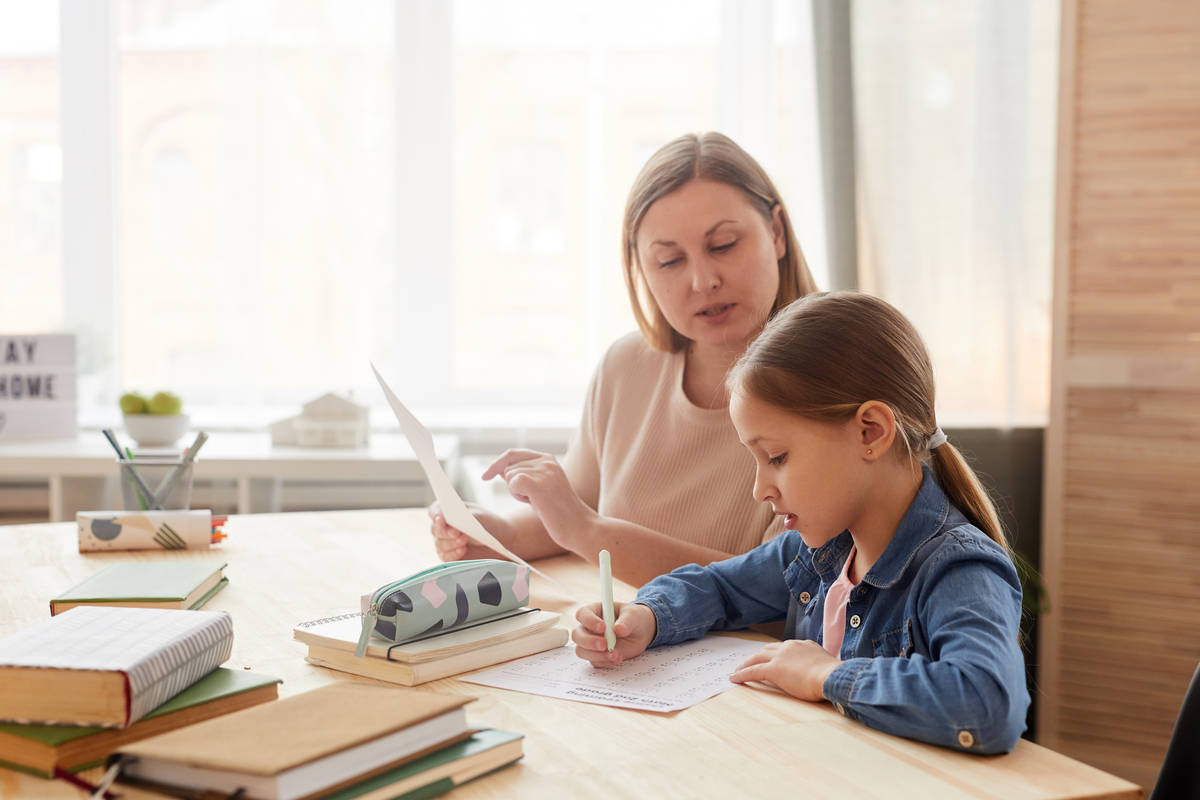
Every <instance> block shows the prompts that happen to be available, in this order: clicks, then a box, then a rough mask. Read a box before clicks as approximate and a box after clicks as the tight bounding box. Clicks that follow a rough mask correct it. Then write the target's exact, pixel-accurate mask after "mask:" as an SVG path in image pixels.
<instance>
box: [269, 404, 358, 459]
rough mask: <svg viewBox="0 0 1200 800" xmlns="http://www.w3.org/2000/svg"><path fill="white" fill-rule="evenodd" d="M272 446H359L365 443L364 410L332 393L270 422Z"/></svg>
mask: <svg viewBox="0 0 1200 800" xmlns="http://www.w3.org/2000/svg"><path fill="white" fill-rule="evenodd" d="M270 430H271V444H273V445H275V446H276V447H279V446H282V445H295V446H299V447H360V446H362V445H365V444H366V443H367V434H368V431H369V430H370V426H369V425H368V423H367V409H365V408H363V407H362V406H360V405H358V404H357V403H354V402H352V401H350V400H347V399H346V398H344V397H339V396H338V395H336V394H333V393H332V392H331V393H330V394H326V395H322V396H321V397H318V398H317V399H316V400H311V401H309V402H307V403H305V404H304V411H303V412H301V414H300V415H299V416H297V417H289V418H288V419H282V420H280V421H279V422H276V423H273V424H272V425H271V427H270Z"/></svg>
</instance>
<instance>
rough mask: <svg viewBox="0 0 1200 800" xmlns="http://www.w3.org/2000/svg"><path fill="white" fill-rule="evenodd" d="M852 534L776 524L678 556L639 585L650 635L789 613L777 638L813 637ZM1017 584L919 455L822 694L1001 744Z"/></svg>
mask: <svg viewBox="0 0 1200 800" xmlns="http://www.w3.org/2000/svg"><path fill="white" fill-rule="evenodd" d="M852 544H853V542H852V540H851V538H850V532H849V531H844V532H842V533H841V534H840V535H839V536H837V537H835V538H834V539H832V540H830V541H829V542H826V543H825V544H824V545H822V546H821V547H818V548H816V549H812V548H809V547H808V546H807V545H805V544H804V542H803V541H801V539H800V534H799V533H797V532H796V531H786V532H784V533H783V534H781V535H780V536H779V537H777V538H776V539H774V540H772V541H770V542H768V543H766V544H763V545H761V546H759V547H757V548H755V549H754V550H751V551H750V552H748V553H746V554H744V555H741V556H737V557H735V558H730V559H728V560H726V561H719V562H716V563H713V564H711V565H709V566H707V567H700V566H697V565H695V564H689V565H687V566H684V567H680V568H679V569H677V570H675V571H674V572H671V573H670V574H668V575H663V576H661V577H658V578H655V579H654V580H653V581H651V582H650V583H648V584H646V585H645V586H644V587H642V589H641V591H639V592H638V595H637V600H636V602H638V603H641V604H643V605H646V606H648V607H649V608H650V609H651V610H652V611H653V612H654V616H655V617H656V618H657V620H658V633H657V635H656V636H655V637H654V641H653V642H651V644H650V646H651V647H658V646H660V645H666V644H675V643H678V642H683V641H687V640H689V639H696V638H699V637H701V636H703V635H704V634H705V633H706V632H708V631H710V630H711V631H724V630H734V629H738V628H745V627H746V626H748V625H752V624H755V623H760V622H776V621H779V620H783V619H786V620H787V627H786V634H785V636H786V638H788V639H812V640H814V641H816V642H818V643H820V642H821V641H822V639H823V636H822V633H823V632H822V624H823V621H824V611H825V593H826V591H827V590H828V589H829V587H830V586H831V585H832V584H833V582H834V581H835V580H837V578H838V575H839V574H840V573H841V570H842V566H843V565H844V564H845V562H846V557H847V556H848V555H849V553H850V548H851V546H852ZM1020 618H1021V585H1020V581H1019V580H1018V578H1017V572H1016V569H1015V568H1014V567H1013V564H1012V561H1011V560H1010V559H1009V557H1008V555H1007V554H1006V553H1005V552H1004V550H1003V548H1001V547H1000V546H999V545H998V544H996V543H995V542H994V541H992V540H991V539H990V538H988V536H987V535H986V534H984V533H983V532H982V531H980V530H979V529H978V528H976V527H975V526H973V525H972V524H971V523H970V522H968V521H967V519H966V517H964V516H963V515H962V513H961V512H960V511H959V510H958V509H957V508H955V507H954V506H952V505H951V504H950V501H949V500H948V499H947V497H946V495H945V493H943V492H942V490H941V488H940V487H939V486H938V485H937V483H936V482H935V480H934V478H933V475H932V474H931V472H930V470H929V468H928V467H925V471H924V479H923V481H922V483H921V489H920V491H919V492H918V493H917V496H916V498H915V499H914V500H913V502H912V504H911V505H910V506H909V508H908V511H907V512H906V513H905V515H904V519H903V520H901V522H900V525H899V527H898V528H897V529H896V532H895V534H894V535H893V537H892V540H891V542H890V543H889V544H888V546H887V548H886V549H885V550H884V552H883V555H882V556H880V557H879V560H878V561H876V562H875V564H874V565H873V566H872V567H871V569H870V571H868V572H867V574H866V575H865V576H864V577H863V579H862V581H861V582H860V583H859V585H858V587H857V588H856V589H854V591H853V592H852V594H851V596H850V600H849V603H848V605H847V608H846V632H845V638H844V639H843V641H842V650H841V658H842V663H841V664H839V665H838V666H837V667H836V668H835V669H834V671H833V673H832V674H831V675H830V676H829V678H828V679H827V680H826V681H825V684H824V686H823V693H824V695H825V697H826V698H827V699H828V700H830V701H831V702H832V703H833V704H834V707H835V708H837V710H838V711H839V712H841V713H842V714H844V715H846V716H847V717H850V718H851V719H857V720H860V721H861V722H863V723H864V724H866V725H868V726H870V727H872V728H876V729H878V730H881V731H885V732H887V733H892V734H895V735H898V736H906V737H909V738H912V739H920V740H922V741H926V742H932V743H934V744H939V745H945V746H948V747H953V748H955V749H958V750H966V751H969V752H974V753H1003V752H1008V751H1009V750H1012V748H1013V747H1015V746H1016V743H1017V739H1018V738H1020V735H1021V732H1022V731H1023V730H1024V729H1025V711H1026V709H1027V708H1028V706H1029V693H1028V691H1027V690H1026V688H1025V662H1024V658H1023V657H1022V654H1021V649H1020V646H1019V644H1018V639H1017V637H1018V626H1019V624H1020Z"/></svg>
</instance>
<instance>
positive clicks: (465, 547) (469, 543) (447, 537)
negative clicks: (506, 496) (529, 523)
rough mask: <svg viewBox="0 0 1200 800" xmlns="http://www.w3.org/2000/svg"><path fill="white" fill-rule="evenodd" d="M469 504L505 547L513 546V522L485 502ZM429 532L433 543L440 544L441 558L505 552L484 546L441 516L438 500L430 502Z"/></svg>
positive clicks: (472, 510)
mask: <svg viewBox="0 0 1200 800" xmlns="http://www.w3.org/2000/svg"><path fill="white" fill-rule="evenodd" d="M467 508H468V509H470V511H471V514H472V515H474V517H475V519H477V520H479V523H480V524H481V525H483V527H484V530H486V531H487V532H488V533H490V534H491V535H492V536H495V537H496V538H497V539H499V540H500V541H501V542H502V543H503V544H504V546H505V547H511V542H512V541H513V539H514V538H515V531H514V529H513V524H512V523H511V522H509V521H508V520H507V519H505V518H504V517H502V516H500V515H499V514H496V513H494V512H492V511H488V510H487V509H486V508H484V507H483V506H477V505H475V504H474V503H467ZM429 519H430V524H429V532H430V533H432V534H433V545H434V547H436V548H437V554H438V558H440V559H441V560H442V561H464V560H467V559H475V558H499V559H503V558H504V556H502V555H500V554H499V553H497V552H496V551H495V550H493V549H491V548H490V547H484V546H483V545H481V544H478V543H477V542H475V540H474V539H472V538H471V537H469V536H467V535H466V534H465V533H463V532H462V531H460V530H459V529H458V528H453V527H451V526H450V524H449V523H447V522H446V518H445V517H443V516H442V506H441V505H440V504H439V503H438V502H437V501H436V500H435V501H434V502H433V503H432V504H431V505H430V506H429Z"/></svg>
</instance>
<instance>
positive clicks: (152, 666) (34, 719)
mask: <svg viewBox="0 0 1200 800" xmlns="http://www.w3.org/2000/svg"><path fill="white" fill-rule="evenodd" d="M232 647H233V623H232V621H231V620H230V617H229V615H228V614H226V613H224V612H209V611H189V612H179V611H167V610H161V609H140V608H108V607H101V606H88V607H79V608H73V609H71V610H68V611H65V612H63V613H61V614H59V615H57V616H54V617H51V618H50V619H47V620H45V621H44V622H40V623H38V624H37V625H34V626H32V627H30V628H26V629H25V630H23V631H20V632H19V633H16V634H13V635H12V636H8V637H6V638H4V639H0V723H4V724H0V762H3V763H4V765H5V766H13V767H16V768H18V769H24V770H26V771H29V772H34V773H36V774H39V775H44V776H47V775H51V774H53V773H54V772H55V771H56V768H57V769H60V770H71V769H80V768H83V767H85V766H88V765H91V764H93V763H95V762H97V761H100V760H102V759H103V758H104V757H105V756H106V755H108V753H109V752H111V751H112V749H114V748H115V747H118V746H120V745H122V744H125V743H127V742H131V741H135V740H137V739H141V738H145V737H148V736H152V735H155V734H158V733H162V732H163V731H167V730H171V729H174V728H178V727H181V726H183V725H188V724H191V723H193V722H197V721H200V720H203V719H208V718H211V717H213V716H216V715H219V714H224V713H227V712H230V711H233V710H235V709H240V708H244V707H246V706H249V705H254V704H257V703H262V702H266V701H268V700H272V699H274V698H275V697H276V696H277V694H278V690H277V689H276V687H275V684H276V683H278V681H277V680H276V679H275V678H269V677H266V676H260V675H249V674H245V673H240V672H234V671H230V670H218V669H217V668H218V666H219V665H220V664H221V663H223V662H224V661H226V660H227V659H228V658H229V655H230V652H231V650H232Z"/></svg>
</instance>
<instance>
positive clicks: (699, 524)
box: [562, 333, 783, 553]
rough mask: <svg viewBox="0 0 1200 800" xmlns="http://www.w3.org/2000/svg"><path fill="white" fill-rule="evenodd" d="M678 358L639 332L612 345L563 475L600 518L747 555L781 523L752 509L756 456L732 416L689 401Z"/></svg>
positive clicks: (765, 506)
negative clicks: (740, 437)
mask: <svg viewBox="0 0 1200 800" xmlns="http://www.w3.org/2000/svg"><path fill="white" fill-rule="evenodd" d="M684 359H685V354H684V353H682V352H680V353H663V352H660V351H658V350H654V349H652V348H651V347H650V345H649V344H647V343H646V340H645V339H643V338H642V336H641V334H638V333H631V334H629V335H627V336H624V337H622V338H621V339H619V340H618V341H617V342H616V343H614V344H613V346H612V347H611V348H609V351H608V353H606V354H605V356H604V359H603V360H602V361H601V362H600V366H599V367H598V368H597V369H596V374H595V375H594V376H593V377H592V384H591V387H590V388H589V390H588V395H587V398H586V400H585V402H584V407H583V421H582V422H581V424H580V426H579V431H578V432H577V433H576V435H575V437H574V438H573V439H572V441H571V445H570V448H569V449H568V451H567V454H566V456H565V457H564V458H563V462H562V463H563V469H564V470H565V471H566V473H567V477H568V479H569V480H570V481H571V486H572V487H574V489H575V491H576V492H577V493H578V494H579V496H580V497H581V498H582V499H583V501H584V502H585V503H587V504H588V505H589V506H591V507H592V508H594V509H596V510H597V511H599V512H600V514H602V515H603V516H606V517H615V518H617V519H623V520H628V521H629V522H633V523H636V524H638V525H642V526H644V527H646V528H650V529H651V530H655V531H658V532H660V533H665V534H667V535H668V536H673V537H675V538H677V539H682V540H683V541H686V542H691V543H693V544H698V545H703V546H704V547H711V548H714V549H717V550H723V551H725V552H727V553H744V552H746V551H747V550H750V549H752V548H754V547H756V546H758V545H759V544H761V543H762V542H765V541H767V540H769V539H771V538H773V537H775V536H776V535H778V534H779V533H780V531H782V530H783V517H776V516H775V515H774V514H773V513H772V512H771V506H770V504H769V503H759V502H757V501H755V499H754V497H753V488H754V458H753V457H752V456H751V455H750V453H749V452H748V451H747V450H746V448H744V447H742V445H741V443H740V442H739V441H738V436H737V431H736V430H734V427H733V422H732V421H731V420H730V419H729V409H727V408H721V409H706V408H698V407H697V406H694V405H692V403H691V402H690V401H689V400H688V399H687V396H686V395H685V394H684V392H683V367H684Z"/></svg>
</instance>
